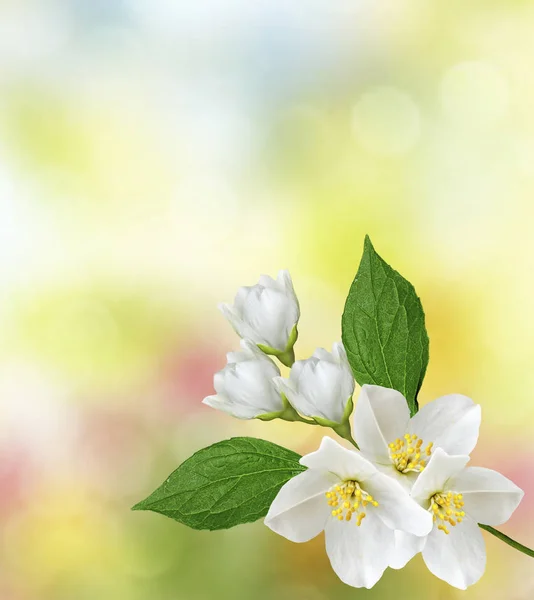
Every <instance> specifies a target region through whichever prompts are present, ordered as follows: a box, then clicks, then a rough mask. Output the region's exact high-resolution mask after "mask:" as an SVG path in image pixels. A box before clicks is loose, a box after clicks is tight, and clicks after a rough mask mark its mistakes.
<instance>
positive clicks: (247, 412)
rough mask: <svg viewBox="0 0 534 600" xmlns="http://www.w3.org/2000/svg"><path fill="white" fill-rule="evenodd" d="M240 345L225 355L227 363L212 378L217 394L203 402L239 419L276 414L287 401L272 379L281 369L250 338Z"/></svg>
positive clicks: (267, 416)
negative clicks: (236, 350)
mask: <svg viewBox="0 0 534 600" xmlns="http://www.w3.org/2000/svg"><path fill="white" fill-rule="evenodd" d="M241 348H242V351H241V352H229V353H228V354H227V360H228V364H227V365H226V367H224V369H222V371H219V372H218V373H216V374H215V376H214V378H213V384H214V387H215V391H216V392H217V394H216V395H214V396H208V397H207V398H204V400H203V401H202V402H203V403H204V404H207V405H208V406H211V407H212V408H217V409H219V410H222V411H224V412H226V413H228V414H230V415H232V416H234V417H237V418H239V419H254V418H256V417H259V418H273V417H274V416H275V415H276V416H279V413H281V412H282V411H284V409H285V407H286V404H284V401H283V399H282V397H281V395H280V392H278V390H277V389H276V387H275V385H274V383H273V378H274V377H277V376H279V375H280V370H279V369H278V367H277V366H276V365H275V364H274V362H273V361H272V360H271V359H270V358H269V357H268V356H266V355H265V354H264V353H263V352H262V351H261V350H259V349H258V347H257V346H256V345H255V344H254V343H253V342H251V341H250V340H242V341H241Z"/></svg>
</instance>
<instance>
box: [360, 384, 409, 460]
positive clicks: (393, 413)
mask: <svg viewBox="0 0 534 600" xmlns="http://www.w3.org/2000/svg"><path fill="white" fill-rule="evenodd" d="M409 420H410V411H409V409H408V405H407V403H406V400H405V398H404V396H403V395H402V394H401V393H400V392H397V391H396V390H391V389H389V388H384V387H380V386H377V385H364V386H363V387H362V390H361V392H360V396H359V398H358V402H357V403H356V409H355V410H354V436H355V438H356V440H357V441H358V445H359V446H360V448H361V450H362V452H363V453H364V454H366V455H368V456H372V457H373V458H374V460H376V461H377V462H381V463H384V464H387V463H390V462H391V459H390V457H389V450H388V444H390V443H391V442H393V441H395V440H396V439H397V438H399V437H402V436H403V435H404V433H405V431H406V427H407V426H408V422H409Z"/></svg>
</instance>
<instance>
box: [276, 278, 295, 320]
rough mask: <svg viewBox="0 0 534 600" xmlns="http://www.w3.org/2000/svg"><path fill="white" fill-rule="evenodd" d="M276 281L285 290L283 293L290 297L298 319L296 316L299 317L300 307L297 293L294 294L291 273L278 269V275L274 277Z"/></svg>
mask: <svg viewBox="0 0 534 600" xmlns="http://www.w3.org/2000/svg"><path fill="white" fill-rule="evenodd" d="M276 282H277V283H278V285H279V286H280V287H281V288H282V289H283V290H285V293H286V295H287V296H288V298H290V299H291V302H292V304H293V305H294V309H295V310H296V315H297V321H298V318H299V317H300V307H299V302H298V299H297V295H296V294H295V288H294V286H293V280H292V279H291V275H290V274H289V271H286V270H282V271H279V273H278V277H277V278H276Z"/></svg>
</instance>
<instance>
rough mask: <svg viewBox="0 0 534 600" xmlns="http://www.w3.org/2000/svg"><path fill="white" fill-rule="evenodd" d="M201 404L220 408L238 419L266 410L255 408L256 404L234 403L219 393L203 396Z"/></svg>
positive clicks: (254, 415)
mask: <svg viewBox="0 0 534 600" xmlns="http://www.w3.org/2000/svg"><path fill="white" fill-rule="evenodd" d="M202 404H206V405H207V406H211V408H216V409H217V410H221V411H223V412H225V413H226V414H228V415H231V416H232V417H237V418H238V419H254V418H256V417H257V416H258V415H261V414H264V413H265V412H266V411H264V410H261V409H259V408H257V407H256V406H246V405H244V404H236V403H234V402H231V401H230V400H229V399H228V398H226V397H225V396H222V395H221V394H217V395H216V396H207V397H206V398H204V400H202ZM267 412H268V411H267Z"/></svg>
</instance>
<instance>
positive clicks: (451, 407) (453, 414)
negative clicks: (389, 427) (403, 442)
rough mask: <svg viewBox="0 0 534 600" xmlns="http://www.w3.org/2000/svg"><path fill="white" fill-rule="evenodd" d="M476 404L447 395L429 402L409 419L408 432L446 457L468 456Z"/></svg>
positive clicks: (477, 413)
mask: <svg viewBox="0 0 534 600" xmlns="http://www.w3.org/2000/svg"><path fill="white" fill-rule="evenodd" d="M479 428H480V405H478V404H475V403H474V402H473V401H472V400H471V399H470V398H468V397H467V396H462V395H461V394H451V395H449V396H442V397H441V398H437V399H436V400H433V401H432V402H429V403H428V404H427V405H426V406H423V408H422V409H421V410H420V411H419V412H418V413H417V414H416V415H415V416H414V417H413V418H412V419H411V421H410V425H409V427H408V431H409V432H410V433H415V434H416V435H417V436H419V437H420V438H421V439H422V440H424V442H425V443H426V444H428V443H429V442H433V443H434V448H438V447H439V448H443V450H445V452H447V453H449V454H470V453H471V451H472V450H473V448H474V447H475V446H476V443H477V440H478V430H479Z"/></svg>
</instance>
